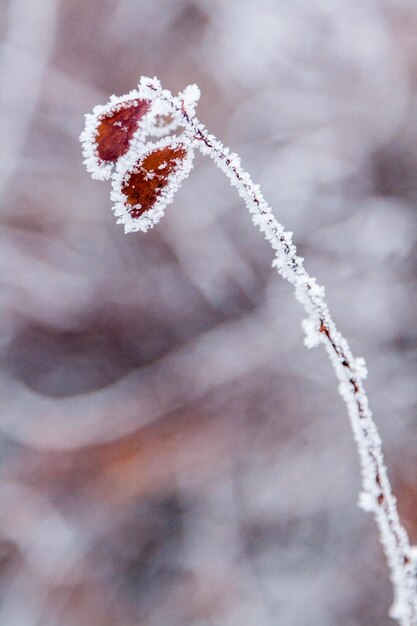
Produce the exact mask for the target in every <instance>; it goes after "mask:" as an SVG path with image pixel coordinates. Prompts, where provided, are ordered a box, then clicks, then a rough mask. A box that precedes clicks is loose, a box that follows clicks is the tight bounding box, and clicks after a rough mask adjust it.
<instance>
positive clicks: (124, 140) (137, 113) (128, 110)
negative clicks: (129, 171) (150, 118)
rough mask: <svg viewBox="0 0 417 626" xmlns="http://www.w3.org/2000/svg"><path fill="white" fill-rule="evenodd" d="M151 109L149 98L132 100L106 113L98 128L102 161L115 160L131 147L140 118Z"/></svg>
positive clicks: (98, 143) (98, 151)
mask: <svg viewBox="0 0 417 626" xmlns="http://www.w3.org/2000/svg"><path fill="white" fill-rule="evenodd" d="M148 110H149V102H148V101H147V100H132V101H127V102H124V103H123V106H122V108H119V109H118V110H117V111H115V112H110V114H108V115H105V116H104V117H103V118H102V120H101V121H100V124H99V126H98V128H97V136H96V144H97V154H98V156H99V158H100V159H101V160H102V161H111V162H113V163H114V162H115V161H117V159H118V158H119V157H121V156H122V155H123V154H125V153H126V152H127V151H128V149H129V142H130V140H131V139H132V137H133V135H134V133H135V131H136V129H137V127H138V123H139V121H140V119H141V118H142V117H143V116H144V115H145V113H147V112H148Z"/></svg>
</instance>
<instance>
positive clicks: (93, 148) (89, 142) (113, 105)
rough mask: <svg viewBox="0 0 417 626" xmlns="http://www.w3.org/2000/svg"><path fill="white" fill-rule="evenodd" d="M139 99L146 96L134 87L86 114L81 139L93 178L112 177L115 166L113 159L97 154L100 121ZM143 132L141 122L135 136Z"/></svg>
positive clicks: (112, 97) (86, 161) (85, 162)
mask: <svg viewBox="0 0 417 626" xmlns="http://www.w3.org/2000/svg"><path fill="white" fill-rule="evenodd" d="M138 100H145V98H144V97H143V94H142V93H141V92H140V90H139V91H138V90H137V89H133V90H132V91H130V92H129V93H128V94H126V95H124V96H114V95H113V96H111V97H110V100H109V102H108V103H107V104H104V105H103V104H98V105H97V106H95V107H94V109H93V112H92V113H87V115H86V116H85V127H84V130H83V132H82V133H81V135H80V141H81V144H82V150H83V157H84V164H85V166H86V168H87V171H88V172H90V174H91V176H92V177H93V178H95V179H97V180H107V179H108V178H110V175H111V172H112V169H113V167H114V163H113V162H112V161H103V160H102V159H100V157H99V156H98V154H97V142H96V137H97V132H98V127H99V125H100V123H101V122H102V121H103V119H104V118H105V117H107V116H109V114H112V113H115V112H116V111H120V110H121V109H123V108H124V105H125V104H126V103H127V102H129V103H132V101H133V102H137V101H138ZM147 115H149V113H147V114H145V116H147ZM145 116H144V117H145ZM143 119H144V118H142V120H143ZM142 120H141V122H142ZM141 132H143V130H142V124H141V123H139V125H138V129H137V130H136V132H135V135H134V136H136V137H137V135H138V134H140V133H141Z"/></svg>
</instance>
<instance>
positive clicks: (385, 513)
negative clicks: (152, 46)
mask: <svg viewBox="0 0 417 626" xmlns="http://www.w3.org/2000/svg"><path fill="white" fill-rule="evenodd" d="M158 97H160V98H161V99H163V100H164V101H165V102H169V103H170V104H171V107H172V112H173V114H174V115H179V116H181V117H182V124H183V125H184V127H185V128H186V129H188V131H189V133H190V135H191V136H193V137H194V138H195V140H196V143H197V145H198V147H199V149H200V151H201V152H202V153H203V154H205V155H208V156H209V157H210V158H212V159H213V161H214V162H215V163H216V165H217V166H218V167H219V168H220V169H221V170H222V171H223V172H224V173H225V174H226V176H228V178H229V179H230V182H231V184H232V185H233V186H234V187H236V188H237V190H238V193H239V195H240V196H241V197H242V198H243V200H244V201H245V203H246V206H247V207H248V209H249V212H250V213H251V214H252V219H253V222H254V223H255V224H256V226H258V228H259V230H260V231H261V232H263V233H264V235H265V237H266V239H267V240H268V242H269V243H270V245H271V247H272V249H273V250H274V252H275V259H274V261H273V266H274V267H276V269H277V270H278V272H279V273H280V274H281V276H283V278H285V279H286V280H288V281H289V282H290V283H291V284H292V285H294V288H295V294H296V297H297V299H298V300H299V301H300V302H301V304H302V305H303V306H304V308H305V310H306V312H307V315H308V319H309V320H310V323H309V324H308V325H307V331H308V332H307V336H308V341H310V343H311V341H313V342H314V343H317V337H314V338H313V333H312V331H313V330H314V329H316V332H318V335H319V341H320V342H321V343H323V344H324V346H325V349H326V351H327V354H328V356H329V358H330V361H331V363H332V365H333V367H334V369H335V372H336V376H337V378H338V380H339V392H340V394H341V396H342V398H343V399H344V401H345V402H346V405H347V408H348V413H349V417H350V423H351V427H352V431H353V435H354V438H355V441H356V444H357V449H358V454H359V459H360V466H361V476H362V495H361V498H360V502H361V505H362V507H363V506H365V508H366V509H367V510H371V511H372V512H373V514H374V518H375V521H376V523H377V526H378V529H379V536H380V541H381V544H382V547H383V549H384V552H385V555H386V557H387V562H388V566H389V569H390V576H391V581H392V584H393V587H394V598H395V599H394V603H393V607H392V609H391V611H390V615H391V617H393V618H394V619H397V620H398V621H399V622H400V624H401V626H417V590H416V576H415V564H414V562H413V560H412V557H411V550H410V543H409V539H408V536H407V533H406V531H405V529H404V528H403V526H402V525H401V522H400V519H399V515H398V511H397V505H396V499H395V497H394V496H393V494H392V490H391V485H390V482H389V479H388V474H387V470H386V467H385V462H384V458H383V453H382V448H381V440H380V437H379V434H378V430H377V427H376V425H375V422H374V421H373V418H372V413H371V411H370V409H369V406H368V399H367V396H366V392H365V389H364V387H363V382H362V380H363V378H365V375H366V368H365V365H364V362H363V360H361V359H355V358H354V357H353V355H352V352H351V350H350V347H349V345H348V343H347V341H346V339H344V337H343V336H342V335H341V334H340V333H339V331H338V330H337V328H336V326H335V324H334V322H333V320H332V318H331V316H330V312H329V309H328V306H327V304H326V302H325V300H324V289H323V288H322V287H320V286H319V285H317V283H316V280H315V279H314V278H313V277H311V276H310V275H309V274H308V272H307V271H306V269H305V268H304V263H303V259H302V258H301V257H299V256H298V255H297V250H296V247H295V246H294V244H293V243H292V233H287V232H285V230H284V227H283V226H282V225H281V224H280V223H279V222H278V221H277V220H276V219H275V217H274V215H273V214H272V211H271V209H270V207H269V206H268V204H267V203H266V201H265V199H264V198H263V196H262V193H261V191H260V189H259V187H258V185H255V184H254V183H253V181H252V179H251V178H250V176H249V174H248V173H247V172H245V170H243V169H242V168H241V166H240V159H239V157H238V156H237V155H236V154H233V153H231V152H230V151H229V150H228V149H227V148H224V147H223V146H222V144H221V143H220V142H219V141H217V139H216V138H215V137H214V136H213V135H210V134H209V133H208V132H207V130H206V129H205V127H204V126H203V125H202V124H201V123H200V122H199V121H198V120H197V119H196V118H194V117H193V116H191V115H189V114H188V113H187V111H186V110H182V109H181V107H180V106H179V104H178V99H176V98H174V97H173V96H172V95H171V94H170V93H169V92H168V91H160V92H159V94H158ZM304 328H306V324H305V323H304Z"/></svg>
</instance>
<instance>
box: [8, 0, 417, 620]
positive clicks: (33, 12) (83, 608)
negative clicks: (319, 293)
mask: <svg viewBox="0 0 417 626" xmlns="http://www.w3.org/2000/svg"><path fill="white" fill-rule="evenodd" d="M0 41H1V47H0V138H1V148H0V160H1V166H0V209H1V217H0V219H1V229H0V255H1V283H0V303H1V316H0V346H1V382H0V407H1V408H0V435H1V439H0V474H1V477H0V626H242V625H244V626H277V625H279V626H307V625H308V626H316V625H317V626H335V625H340V626H389V625H392V624H393V622H392V621H391V620H390V619H389V617H388V609H389V606H390V604H391V600H392V590H391V585H390V582H389V579H388V573H387V569H386V565H385V558H384V556H383V554H382V550H381V548H380V546H379V543H378V539H377V533H376V528H375V525H374V523H373V520H372V517H371V516H370V515H366V514H364V513H363V512H362V511H361V510H359V509H358V507H357V506H356V502H357V495H358V491H359V488H360V481H359V472H358V459H357V453H356V450H355V447H354V445H353V442H352V436H351V433H350V429H349V424H348V419H347V415H346V410H345V407H344V406H343V404H342V401H341V400H340V398H339V397H338V395H337V390H336V383H335V378H334V374H333V371H332V370H331V368H330V366H329V364H328V363H327V360H326V356H325V354H324V351H323V350H321V349H316V350H311V351H307V350H306V349H305V348H304V346H303V333H302V330H301V325H300V323H301V320H302V318H303V312H302V310H301V307H300V305H299V304H298V303H296V302H295V300H294V297H293V293H292V289H291V287H290V286H289V285H288V284H286V283H284V281H282V279H280V277H279V276H278V275H277V274H276V273H275V272H274V271H273V270H272V269H271V260H272V255H271V251H270V249H269V248H268V246H267V245H266V243H265V241H264V240H263V238H262V236H260V234H259V233H258V232H257V230H256V229H255V228H254V227H253V225H252V223H251V221H250V218H249V216H248V214H247V212H246V210H245V208H244V206H243V205H242V202H241V200H240V199H239V198H238V196H237V194H236V192H235V191H234V190H233V189H232V188H231V187H230V185H229V183H228V181H227V180H226V179H225V177H224V176H223V175H222V174H221V173H220V172H219V171H218V170H217V169H216V168H215V166H214V165H213V163H212V162H211V161H209V160H208V159H203V158H202V157H199V158H197V159H196V163H195V168H194V170H193V172H192V173H191V175H190V177H189V179H188V180H187V181H186V182H185V183H184V184H183V186H182V188H181V190H180V191H179V192H178V194H177V195H176V197H175V200H174V203H173V204H172V205H171V206H169V208H168V210H167V211H166V215H165V217H164V219H163V220H162V221H161V223H160V224H159V225H158V226H157V227H156V228H154V229H153V230H152V231H150V232H148V233H147V234H146V235H145V234H131V235H129V236H125V235H124V234H123V229H122V227H121V226H118V225H116V223H115V220H114V218H113V215H112V212H111V202H110V199H109V187H110V186H109V184H108V183H99V182H95V181H92V180H91V178H90V177H89V176H88V175H87V173H86V171H85V168H84V166H83V164H82V157H81V150H80V145H79V142H78V136H79V134H80V132H81V130H82V128H83V124H84V119H83V115H84V113H86V112H89V111H90V110H91V109H92V107H93V106H94V105H96V104H99V103H105V102H106V101H107V100H108V98H109V96H110V94H112V93H115V94H118V95H121V94H123V93H125V92H127V91H129V90H130V89H132V88H134V87H135V86H136V85H137V82H138V79H139V77H140V75H142V74H145V75H148V76H154V75H157V76H158V77H159V78H160V79H161V81H162V83H163V84H164V85H165V86H166V87H168V88H169V89H171V90H172V91H173V92H175V93H176V92H178V91H179V90H181V89H183V88H184V87H185V86H186V85H187V84H188V83H190V82H196V83H197V84H198V85H199V86H200V87H201V90H202V98H201V102H200V105H199V107H198V115H199V117H200V119H201V120H202V121H203V122H204V123H205V124H206V125H207V126H208V128H209V129H210V131H211V132H213V133H214V134H216V135H218V137H219V138H220V139H221V140H222V141H224V142H225V143H226V145H230V147H231V148H232V149H233V150H236V151H237V152H238V153H239V154H240V155H241V157H242V161H243V164H244V166H245V167H246V168H247V169H248V170H249V172H251V174H252V175H253V177H254V179H255V181H256V182H258V183H260V185H261V187H262V189H263V191H264V194H265V196H266V198H267V200H268V201H269V202H270V204H271V206H272V207H273V209H274V212H275V214H276V215H277V217H278V219H279V220H280V221H282V222H283V224H284V225H285V226H286V227H287V228H288V229H290V230H293V231H294V233H295V237H294V239H295V241H296V243H297V245H298V246H299V250H300V254H301V255H302V256H304V257H305V258H306V264H307V268H308V269H309V271H310V272H311V273H312V274H313V275H316V276H317V278H318V281H319V283H320V284H324V285H325V286H326V291H327V297H328V301H329V304H330V307H331V309H332V311H333V313H334V317H335V320H336V322H337V323H338V325H339V327H340V329H341V330H342V332H344V333H345V334H346V336H347V337H348V338H349V340H350V341H351V344H352V349H353V351H354V352H355V354H357V355H360V356H363V357H365V359H366V361H367V364H368V367H369V373H370V374H369V381H368V384H367V388H368V391H369V396H370V401H371V406H372V408H373V410H374V413H375V418H376V421H377V424H378V426H379V428H380V430H381V435H382V438H383V440H384V443H385V452H386V457H387V462H388V465H389V470H390V476H391V478H392V481H393V484H394V488H395V492H396V495H397V496H398V499H399V507H400V511H401V514H402V517H403V521H404V524H405V525H406V527H407V529H408V531H409V533H410V537H411V540H412V541H413V542H417V447H416V443H417V437H416V434H417V433H416V418H415V412H414V409H415V401H416V395H417V390H416V387H417V386H416V377H415V372H416V369H415V352H414V348H415V343H416V342H415V340H416V334H417V333H416V330H417V329H416V325H415V305H416V302H415V295H416V263H415V238H416V232H417V229H416V199H417V175H416V172H417V123H416V119H417V5H416V3H415V1H412V0H410V1H409V2H407V1H405V0H404V1H402V0H378V1H376V0H375V1H372V0H333V2H331V3H329V2H328V1H327V0H316V2H314V3H312V2H311V1H310V0H281V1H280V2H276V0H258V1H257V2H256V3H255V2H252V1H250V0H226V1H221V0H154V1H152V2H145V1H144V0H143V1H141V0H40V1H39V2H27V1H26V0H2V1H1V3H0Z"/></svg>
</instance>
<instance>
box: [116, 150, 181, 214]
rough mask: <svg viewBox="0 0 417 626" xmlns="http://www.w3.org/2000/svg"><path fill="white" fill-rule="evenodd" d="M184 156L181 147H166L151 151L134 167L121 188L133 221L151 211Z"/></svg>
mask: <svg viewBox="0 0 417 626" xmlns="http://www.w3.org/2000/svg"><path fill="white" fill-rule="evenodd" d="M186 156H187V150H186V149H185V148H184V147H182V146H181V145H178V146H175V147H173V146H169V145H168V146H165V147H164V148H158V149H156V150H153V151H152V152H150V153H149V154H148V155H147V156H146V157H145V158H144V159H143V160H142V161H141V162H140V163H139V164H138V166H136V167H135V169H134V170H133V172H132V173H131V174H130V175H129V176H128V178H127V179H126V180H125V182H124V183H123V184H122V188H121V191H122V193H123V194H124V196H125V197H126V204H127V205H129V206H128V209H129V213H130V215H131V216H132V217H133V218H134V219H136V218H138V217H140V216H141V215H142V214H143V213H145V212H146V211H149V210H150V209H152V207H153V206H154V204H155V202H156V201H157V199H158V198H159V196H160V194H161V193H162V191H163V190H164V188H165V187H166V185H167V183H168V177H169V176H170V175H171V174H173V173H174V172H175V170H176V169H177V168H178V167H179V166H180V164H181V162H182V161H183V160H184V159H185V157H186Z"/></svg>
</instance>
